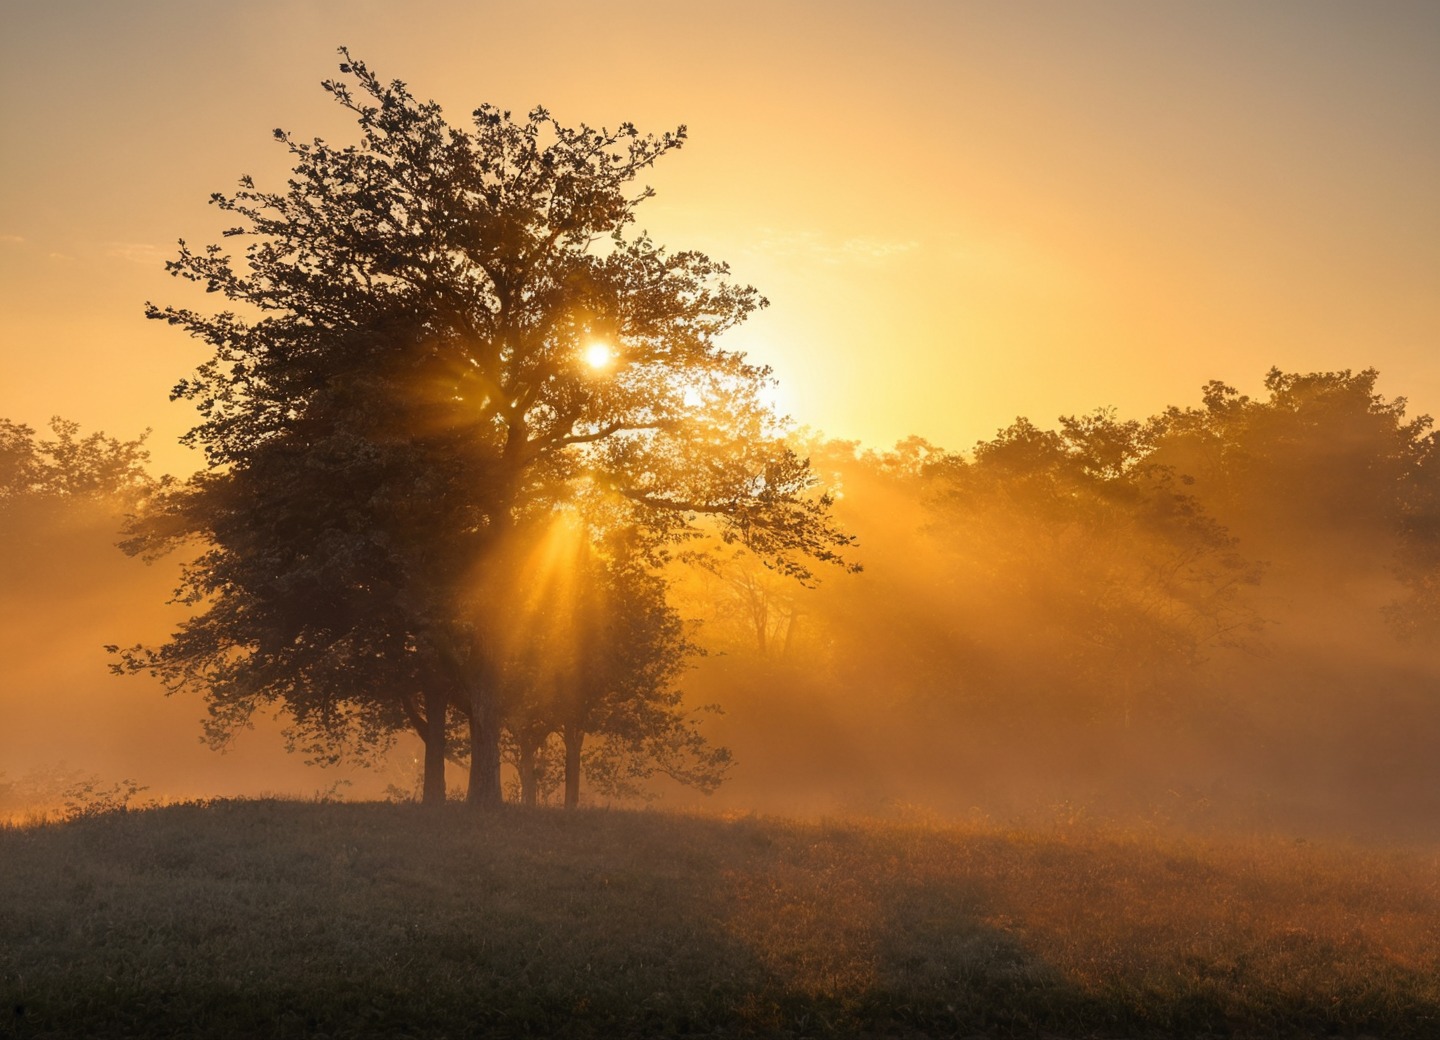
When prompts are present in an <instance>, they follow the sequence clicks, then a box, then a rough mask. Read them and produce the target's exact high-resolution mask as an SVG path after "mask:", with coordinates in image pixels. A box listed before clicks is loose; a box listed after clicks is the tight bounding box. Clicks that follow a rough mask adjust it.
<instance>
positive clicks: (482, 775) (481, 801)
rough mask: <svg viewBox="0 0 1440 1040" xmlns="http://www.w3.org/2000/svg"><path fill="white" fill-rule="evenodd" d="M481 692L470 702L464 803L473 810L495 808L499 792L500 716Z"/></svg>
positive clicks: (498, 803)
mask: <svg viewBox="0 0 1440 1040" xmlns="http://www.w3.org/2000/svg"><path fill="white" fill-rule="evenodd" d="M489 700H490V698H489V697H488V696H487V695H486V694H485V693H484V692H477V693H475V694H474V695H472V697H471V701H470V787H469V790H467V791H466V792H465V802H466V804H468V805H470V806H471V807H472V808H476V809H493V808H498V807H499V806H500V804H501V803H502V802H503V800H504V799H503V797H502V795H501V792H500V713H499V712H498V711H497V710H496V709H495V706H494V705H493V704H489V703H487V702H488V701H489Z"/></svg>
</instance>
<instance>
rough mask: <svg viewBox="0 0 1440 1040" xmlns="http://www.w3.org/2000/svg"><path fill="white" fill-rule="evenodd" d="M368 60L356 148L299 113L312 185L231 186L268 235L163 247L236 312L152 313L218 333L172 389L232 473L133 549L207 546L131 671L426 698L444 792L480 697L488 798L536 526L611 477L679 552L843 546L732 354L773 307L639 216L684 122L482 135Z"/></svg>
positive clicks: (374, 702)
mask: <svg viewBox="0 0 1440 1040" xmlns="http://www.w3.org/2000/svg"><path fill="white" fill-rule="evenodd" d="M341 53H342V56H343V58H344V60H343V63H342V64H341V66H340V70H341V72H342V74H344V76H345V77H346V78H345V79H343V80H333V81H327V82H326V83H325V84H324V88H325V90H326V91H328V92H329V93H330V94H331V95H332V96H333V97H334V99H335V100H336V101H337V102H338V103H339V104H340V105H342V106H343V107H344V108H345V109H347V110H349V111H350V112H351V113H352V114H353V115H354V117H355V119H356V122H357V123H358V126H359V131H360V136H359V140H358V142H357V143H355V144H351V145H346V146H333V145H331V144H328V143H327V142H325V141H322V140H318V139H317V140H314V141H303V140H301V139H299V138H296V137H293V136H291V135H290V134H287V133H285V132H283V131H276V135H275V136H276V137H277V139H278V140H279V141H280V142H281V144H282V145H283V146H284V147H285V148H286V149H287V150H288V151H289V153H290V155H291V157H292V159H293V162H294V171H293V174H292V176H291V178H290V181H289V183H288V185H287V186H286V188H285V189H284V190H281V191H265V190H262V189H260V188H257V187H256V186H255V185H254V183H253V182H252V181H251V180H250V179H249V178H243V179H242V181H241V184H240V188H239V190H238V191H236V192H235V193H233V194H215V195H213V196H212V199H211V201H212V202H213V203H214V204H215V205H217V206H218V207H219V208H220V209H221V210H223V211H224V212H226V213H228V214H231V215H233V217H234V218H235V220H236V223H235V226H234V227H232V228H231V229H230V230H228V231H227V232H226V234H227V236H228V237H230V238H232V239H236V240H239V241H243V242H245V243H246V248H245V250H244V253H243V255H241V256H240V257H236V256H233V255H231V254H230V253H227V252H226V251H225V249H224V248H223V247H221V246H218V245H212V246H208V247H206V248H205V249H202V250H199V251H193V250H191V249H189V248H188V247H186V246H185V244H184V243H183V242H182V243H181V250H180V255H179V257H178V258H177V259H176V260H175V261H173V262H171V263H170V264H169V265H168V266H169V269H170V270H171V271H172V273H174V274H175V275H177V276H179V277H181V278H185V279H189V280H191V281H195V282H197V283H200V284H201V285H203V286H204V287H205V289H206V290H207V291H210V292H214V293H218V294H220V295H221V296H223V297H225V298H226V299H227V300H228V301H230V302H232V303H233V304H234V305H235V306H236V308H237V310H227V311H224V312H221V313H218V314H210V313H204V312H202V311H198V310H194V309H189V308H179V307H156V306H151V307H150V308H149V310H148V313H149V316H150V317H152V318H156V319H159V320H163V321H166V322H169V323H171V324H173V325H178V326H180V327H181V328H183V329H185V330H186V331H187V332H189V333H190V334H191V335H192V336H195V337H196V338H198V339H199V340H201V341H202V342H204V343H205V344H207V346H208V347H209V348H210V349H211V350H212V351H213V354H212V356H211V357H210V359H209V360H207V361H206V362H205V363H204V364H202V365H201V366H200V367H199V369H198V370H197V372H196V373H195V374H194V375H193V376H192V377H191V378H188V379H186V380H184V381H182V382H181V383H180V385H179V386H178V387H177V388H176V391H175V396H177V397H179V398H183V399H186V400H189V401H192V402H194V404H195V405H196V406H197V407H198V409H199V412H200V416H201V421H200V423H199V425H197V426H196V427H195V428H194V429H193V430H192V431H191V432H190V433H189V434H188V440H189V441H190V443H192V444H195V445H198V446H200V447H202V448H203V449H204V450H205V453H206V456H207V459H208V461H209V469H208V471H207V472H206V473H204V474H202V475H200V476H198V477H197V478H195V479H194V480H192V481H191V482H189V483H188V484H187V485H185V486H184V487H183V488H180V489H177V490H176V492H175V493H174V494H172V495H171V496H170V497H169V499H168V502H167V504H166V506H165V507H164V508H163V509H161V510H159V511H157V513H156V514H154V515H153V516H152V517H151V518H150V519H149V521H147V523H146V524H145V525H143V526H142V527H141V528H140V529H139V530H137V532H136V539H135V541H134V542H133V543H132V548H133V549H135V551H143V552H158V551H162V550H165V549H168V548H171V547H173V546H175V545H176V544H179V543H184V542H189V543H191V544H194V545H197V546H199V547H200V548H199V555H198V556H197V557H196V559H195V561H194V563H193V564H192V565H191V566H190V567H189V568H188V569H187V571H186V576H185V584H184V587H183V588H182V589H181V590H180V595H181V596H182V597H183V598H184V599H186V600H187V601H189V602H191V603H193V604H194V605H195V608H196V612H195V614H194V616H193V617H192V618H191V619H190V620H189V621H187V622H186V623H185V624H184V625H183V626H182V627H181V629H180V630H179V631H178V632H177V633H176V634H175V636H174V637H173V638H172V639H171V640H170V641H169V642H168V643H166V644H164V645H162V646H160V647H155V648H149V649H146V648H135V649H134V650H132V651H131V652H130V653H129V654H128V656H127V657H126V658H125V665H126V666H127V667H129V668H132V669H148V670H151V671H155V672H157V673H159V674H160V675H161V676H162V677H163V678H164V679H165V680H166V681H167V682H169V683H170V684H171V685H172V687H176V688H182V687H189V688H198V689H200V690H202V691H204V692H205V693H206V694H207V695H208V696H209V698H210V702H211V711H212V714H213V716H214V717H215V718H216V719H217V720H218V723H219V725H220V726H221V728H226V727H233V726H234V725H236V724H239V723H241V722H242V721H243V720H244V719H245V718H246V717H248V714H249V713H250V712H251V711H253V710H254V709H255V708H256V707H258V706H260V705H263V704H269V703H279V704H281V705H284V706H286V707H288V708H289V709H290V710H291V711H292V713H293V714H295V715H296V717H297V718H298V719H300V720H301V721H302V723H304V724H305V725H306V726H307V727H308V730H307V732H309V733H310V734H311V735H313V736H317V737H319V738H327V739H336V740H338V739H342V738H344V737H347V736H351V737H353V736H354V735H355V734H356V733H357V732H358V733H359V734H360V735H361V736H362V738H364V739H365V740H366V741H373V740H376V739H379V738H380V737H381V736H383V734H384V733H385V732H387V731H388V729H389V728H390V727H393V726H394V725H399V724H402V721H403V720H405V719H408V721H409V722H410V723H411V724H412V725H414V726H415V727H416V729H417V730H418V731H421V732H422V734H428V735H429V736H428V737H427V763H428V766H427V771H426V780H427V795H428V796H429V797H430V798H431V799H432V800H434V799H435V797H436V794H437V792H436V785H437V784H439V785H443V757H442V756H443V733H444V730H445V719H446V714H447V712H448V711H452V710H453V711H457V712H459V713H460V714H461V715H463V716H464V718H465V719H466V720H467V722H468V726H469V744H470V762H471V777H470V788H469V798H470V799H471V801H472V802H475V803H478V804H489V803H493V802H495V801H497V800H498V799H499V797H500V783H499V762H500V759H499V735H500V729H501V726H502V724H503V715H504V707H505V706H504V703H503V697H502V688H503V683H502V682H501V681H500V671H501V667H502V663H503V662H502V660H501V655H500V654H499V653H497V652H496V649H495V647H494V646H493V645H491V642H492V641H491V640H490V639H489V638H487V632H488V631H489V628H490V626H489V625H487V624H485V623H481V622H482V619H484V618H489V617H494V616H496V615H497V614H498V615H500V616H504V615H505V613H506V607H507V604H506V603H505V602H504V601H503V600H504V597H505V596H507V595H509V593H508V592H507V589H506V587H505V586H503V585H500V584H496V583H492V582H488V581H487V580H486V576H487V574H489V573H492V571H493V564H494V561H495V560H496V559H497V558H500V557H502V556H503V555H504V554H505V553H506V552H508V551H510V548H511V545H512V542H513V541H514V539H513V538H512V534H513V532H515V531H516V530H518V529H522V528H525V527H526V526H527V525H531V524H534V523H537V522H541V521H542V520H543V518H545V517H546V516H550V515H558V514H559V513H561V512H563V511H564V510H566V509H567V508H568V507H569V504H570V503H571V502H572V501H573V500H574V499H575V497H576V496H577V495H579V494H584V495H593V494H596V493H602V494H605V495H607V496H609V497H610V499H611V500H612V501H613V502H615V503H621V504H623V506H624V508H625V510H626V518H627V522H628V523H630V524H633V525H635V526H637V527H638V528H641V529H643V530H645V531H646V532H647V536H648V537H652V538H654V539H656V540H657V541H659V542H661V543H664V542H667V541H670V542H673V541H676V540H679V539H682V538H684V537H686V536H687V534H689V533H690V532H691V531H692V529H693V526H694V524H695V522H696V520H697V518H700V517H704V518H706V519H707V521H709V522H714V523H718V524H719V525H720V528H721V530H722V531H723V532H724V535H725V537H727V538H729V539H732V540H735V541H738V542H740V543H743V544H744V545H745V546H747V547H748V548H750V549H751V550H752V551H754V552H756V553H757V554H759V555H760V556H762V557H763V558H765V559H766V560H767V561H768V562H770V563H771V564H772V565H774V566H776V567H778V568H779V569H780V570H782V571H785V572H789V573H792V574H796V575H798V576H801V577H804V576H806V575H807V574H808V573H809V571H808V567H809V566H810V563H811V562H812V561H823V562H837V561H839V559H840V557H839V553H840V551H841V550H842V549H843V547H844V545H845V544H847V542H848V539H847V538H846V537H845V536H844V535H843V534H842V533H841V532H840V531H838V530H837V529H836V527H835V526H834V525H833V524H832V523H831V522H830V519H829V514H828V506H829V502H828V499H827V498H826V497H825V496H824V495H821V494H817V493H815V491H814V489H813V484H814V479H813V477H812V476H811V473H810V470H809V468H808V465H807V463H806V461H805V460H803V459H801V458H799V457H798V456H796V455H795V454H794V453H793V452H791V451H790V450H788V449H787V448H786V447H785V446H784V444H783V443H782V442H781V441H780V440H778V439H777V438H776V437H775V432H774V431H775V422H774V419H773V416H772V415H771V414H770V412H769V410H768V408H767V407H766V406H765V404H764V403H763V397H762V396H761V391H762V390H763V389H764V388H765V386H766V384H767V383H768V381H769V379H770V374H769V371H768V370H767V369H765V368H764V367H761V366H757V365H754V364H752V363H750V362H748V361H747V360H746V359H745V358H744V356H743V355H741V354H739V353H736V352H734V351H730V350H726V349H724V348H723V347H722V346H721V345H720V337H721V335H722V334H723V333H724V332H725V331H727V330H728V329H730V328H732V327H733V326H735V325H736V324H738V323H739V322H741V321H743V320H744V319H745V318H746V317H747V316H748V315H750V314H751V313H752V312H754V311H755V309H756V308H758V307H761V306H763V305H764V302H765V301H764V300H763V299H762V298H761V297H760V296H759V294H758V293H757V292H756V291H755V290H754V289H752V288H750V287H748V286H742V285H737V284H735V283H733V282H731V281H730V280H729V278H728V269H727V268H726V266H725V265H724V264H722V263H719V262H716V261H713V260H711V259H710V258H709V257H707V256H705V255H703V254H701V253H698V252H693V251H682V252H670V251H667V250H666V249H664V248H662V247H660V246H659V245H657V244H656V243H654V242H653V241H651V240H650V239H649V238H648V237H647V236H646V235H645V234H643V233H638V234H637V233H635V232H634V231H633V230H632V228H631V225H632V223H633V221H634V215H635V210H636V207H637V206H638V205H639V204H640V203H642V202H643V201H644V200H645V199H646V198H648V197H649V196H650V194H651V193H650V191H649V189H648V188H639V189H637V188H636V187H634V184H635V181H636V178H637V177H638V176H639V175H640V174H641V173H642V172H643V171H645V170H646V169H648V168H649V167H650V166H651V165H652V164H654V163H655V162H656V160H658V159H659V158H660V157H661V156H663V155H665V154H666V153H668V152H670V151H672V150H674V149H677V148H679V147H680V146H681V144H682V143H683V141H684V139H685V130H684V128H683V127H681V128H680V129H679V130H677V131H675V132H673V133H666V134H662V135H659V136H652V135H643V134H641V133H640V132H639V131H638V130H636V129H635V127H634V126H632V125H630V124H628V123H627V124H622V125H621V126H620V127H619V128H618V129H617V130H613V131H610V130H602V129H595V128H592V127H589V126H585V125H583V124H582V125H580V126H579V127H577V128H571V127H567V126H565V125H563V124H561V123H560V122H558V121H557V120H555V119H554V118H552V117H551V116H550V114H549V113H548V112H546V111H545V110H544V109H535V110H534V111H532V112H531V113H530V114H529V115H528V116H526V117H525V118H523V119H516V118H512V117H511V115H510V113H508V112H503V111H500V110H498V109H496V108H494V107H492V106H489V105H483V106H481V107H480V108H479V109H477V110H476V111H475V112H474V116H473V122H472V126H471V127H470V128H467V129H462V128H459V127H456V126H452V125H451V124H450V123H448V122H447V121H446V119H445V118H444V116H443V114H442V112H441V110H440V107H439V106H438V105H436V104H435V103H434V102H419V101H417V100H416V99H415V98H414V97H413V96H412V95H411V93H410V92H409V90H408V89H407V88H406V87H405V85H404V84H402V83H400V82H392V83H389V84H386V83H384V82H382V81H381V80H380V79H379V78H378V77H377V76H375V74H374V73H372V72H371V71H370V70H369V69H368V68H367V67H366V66H365V65H364V64H363V63H361V62H358V61H355V60H353V59H352V58H350V56H349V55H348V53H346V52H344V51H343V50H342V52H341ZM355 723H359V724H360V725H359V729H358V731H357V730H356V728H355V725H354V724H355ZM437 762H438V763H439V766H438V767H437V764H436V763H437ZM442 790H443V789H442Z"/></svg>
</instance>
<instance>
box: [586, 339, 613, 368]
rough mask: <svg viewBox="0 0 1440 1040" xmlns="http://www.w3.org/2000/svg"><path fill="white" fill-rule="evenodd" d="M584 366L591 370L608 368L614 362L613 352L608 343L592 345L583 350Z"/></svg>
mask: <svg viewBox="0 0 1440 1040" xmlns="http://www.w3.org/2000/svg"><path fill="white" fill-rule="evenodd" d="M583 356H584V358H585V364H587V365H589V366H590V367H591V368H593V369H597V370H598V369H602V368H609V367H610V363H611V362H612V361H614V360H615V352H614V351H613V350H611V349H610V345H609V344H608V343H592V344H590V345H589V346H588V347H586V348H585V353H584V355H583Z"/></svg>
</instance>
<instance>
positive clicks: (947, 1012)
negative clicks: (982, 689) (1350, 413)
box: [0, 800, 1440, 1038]
mask: <svg viewBox="0 0 1440 1040" xmlns="http://www.w3.org/2000/svg"><path fill="white" fill-rule="evenodd" d="M0 994H3V1000H4V1003H3V1006H0V1007H3V1018H0V1035H4V1036H8V1037H71V1036H94V1037H120V1036H137V1037H138V1036H147V1037H154V1036H193V1037H242V1036H275V1037H300V1036H307V1037H319V1036H326V1037H361V1036H394V1037H442V1036H444V1037H464V1036H497V1037H522V1036H555V1037H589V1036H617V1037H640V1036H682V1037H683V1036H695V1037H698V1036H717V1037H718V1036H774V1037H809V1036H814V1037H825V1036H874V1037H902V1036H916V1037H919V1036H927V1037H948V1036H954V1037H970V1036H1035V1037H1148V1036H1189V1037H1294V1036H1337V1035H1338V1036H1349V1037H1361V1036H1377V1037H1379V1036H1383V1037H1402V1038H1403V1037H1415V1038H1420V1037H1433V1036H1436V1035H1440V850H1437V849H1436V848H1433V847H1424V846H1413V847H1409V848H1405V849H1397V848H1393V847H1390V848H1383V849H1382V848H1379V847H1363V846H1342V845H1338V844H1337V845H1323V844H1313V843H1297V842H1295V841H1294V840H1293V839H1289V840H1287V839H1278V838H1258V837H1252V838H1240V837H1232V838H1223V839H1222V838H1211V839H1205V840H1202V839H1198V838H1186V837H1179V836H1164V835H1162V834H1159V833H1156V832H1138V831H1124V830H1120V829H1118V828H1113V827H1112V828H1105V827H1089V828H1086V827H1078V826H1074V827H1067V826H1064V825H1061V824H1056V825H1054V826H1050V827H1040V828H1032V829H1028V830H1015V829H1012V828H1008V827H1004V826H998V825H994V824H989V823H986V824H978V823H977V824H938V823H930V822H924V821H918V820H917V821H911V822H895V821H890V822H882V821H876V820H863V819H838V818H837V819H829V820H818V821H812V822H799V821H793V820H786V819H779V818H768V817H755V816H744V817H735V818H728V819H727V818H720V817H705V816H697V815H677V814H668V813H660V812H631V811H623V812H622V811H606V810H586V811H579V812H562V811H558V810H552V809H539V810H522V809H514V808H511V809H506V810H503V811H499V812H493V813H475V812H471V811H467V810H465V809H464V808H461V807H447V808H445V809H441V810H429V811H427V810H423V809H420V808H418V807H415V806H411V805H395V804H384V803H355V804H340V803H319V802H316V803H306V802H287V801H278V800H246V801H222V802H212V803H208V804H181V805H171V806H166V807H160V808H151V809H145V810H139V811H128V812H111V813H105V814H98V815H94V816H91V817H89V818H82V819H76V820H72V821H69V822H48V823H33V824H30V825H26V826H11V827H8V828H5V829H3V830H0Z"/></svg>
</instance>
